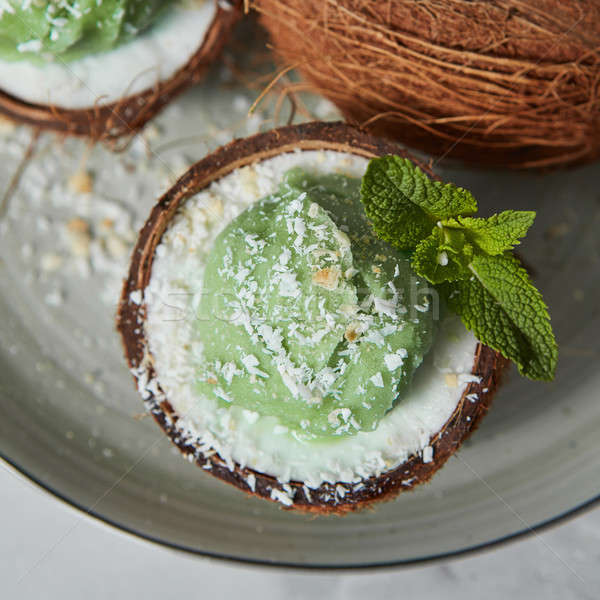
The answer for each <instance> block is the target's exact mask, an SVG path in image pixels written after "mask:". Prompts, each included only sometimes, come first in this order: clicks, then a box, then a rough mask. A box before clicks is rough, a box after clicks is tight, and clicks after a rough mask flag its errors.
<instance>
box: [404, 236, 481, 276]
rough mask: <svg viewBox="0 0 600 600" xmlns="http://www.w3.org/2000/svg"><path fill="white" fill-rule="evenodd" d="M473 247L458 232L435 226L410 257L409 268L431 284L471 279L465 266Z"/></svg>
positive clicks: (467, 263)
mask: <svg viewBox="0 0 600 600" xmlns="http://www.w3.org/2000/svg"><path fill="white" fill-rule="evenodd" d="M472 258H473V246H471V244H468V243H467V242H466V237H465V234H464V233H463V232H462V231H459V230H454V231H453V230H443V229H441V228H440V227H436V228H435V229H434V230H433V233H432V234H431V235H430V236H429V237H426V238H425V239H424V240H421V241H420V242H419V244H418V245H417V248H416V250H415V253H414V254H413V257H412V268H413V269H414V270H415V272H416V273H417V274H418V275H421V277H425V279H427V280H428V281H430V282H431V283H434V284H436V283H442V282H443V281H456V280H457V279H465V278H468V277H470V276H471V272H470V271H469V268H468V267H469V263H470V262H471V259H472Z"/></svg>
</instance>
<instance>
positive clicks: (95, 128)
mask: <svg viewBox="0 0 600 600" xmlns="http://www.w3.org/2000/svg"><path fill="white" fill-rule="evenodd" d="M241 16H242V0H231V1H228V2H218V4H217V11H216V13H215V16H214V18H213V21H212V23H211V24H210V26H209V28H208V30H207V31H206V33H205V35H204V39H203V40H202V43H201V45H200V47H199V48H198V49H197V50H196V52H195V53H194V54H193V56H192V57H191V58H190V60H189V61H188V62H187V63H186V64H185V65H184V66H183V67H181V68H180V69H179V70H177V71H176V72H175V73H174V74H173V75H172V76H171V77H170V78H169V79H166V80H164V81H160V82H157V83H156V85H155V86H153V87H151V88H148V89H146V90H144V91H142V92H139V93H137V94H133V95H131V96H125V97H123V98H121V99H120V100H119V101H118V102H114V103H111V104H98V105H96V106H90V107H89V108H82V109H66V108H61V107H60V106H54V105H46V104H31V103H29V102H25V101H24V100H21V99H20V98H16V97H15V96H11V95H10V94H7V93H4V92H2V91H1V90H0V115H3V116H5V117H7V118H9V119H11V120H14V121H17V122H20V123H26V124H27V125H32V126H33V127H36V128H39V129H42V130H51V131H56V132H59V133H62V134H65V135H73V136H80V137H90V138H92V139H93V140H95V141H103V142H111V141H114V140H116V139H117V138H120V137H123V136H127V135H132V134H134V133H136V132H137V131H139V130H140V129H141V128H142V127H143V126H144V125H145V124H146V123H147V122H148V121H149V120H150V119H152V118H153V117H154V116H155V115H156V114H157V113H158V112H160V111H161V110H162V109H163V108H164V107H165V106H166V105H167V104H169V102H171V100H173V99H174V98H175V97H176V96H178V95H179V94H181V93H182V92H183V91H184V90H185V89H187V88H188V87H190V86H191V85H193V84H195V83H197V82H198V81H200V79H201V78H202V77H203V76H204V74H205V73H206V71H207V70H208V68H209V66H210V65H211V64H212V63H213V62H214V61H215V60H216V59H217V58H218V56H219V54H220V53H221V51H222V49H223V47H224V45H225V43H226V41H227V39H228V38H229V35H230V33H231V31H232V29H233V27H234V25H235V24H236V22H237V21H238V20H239V19H240V17H241Z"/></svg>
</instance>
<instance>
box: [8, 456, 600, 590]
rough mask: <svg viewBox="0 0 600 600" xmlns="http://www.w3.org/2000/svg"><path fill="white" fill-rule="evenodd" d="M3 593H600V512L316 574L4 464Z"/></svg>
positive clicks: (594, 511) (596, 511) (595, 511)
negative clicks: (82, 508) (215, 551)
mask: <svg viewBox="0 0 600 600" xmlns="http://www.w3.org/2000/svg"><path fill="white" fill-rule="evenodd" d="M0 490H2V492H1V496H0V582H2V583H0V597H1V598H4V599H6V600H9V599H10V600H13V599H17V598H18V599H19V600H28V599H30V598H31V599H34V598H35V599H36V600H37V599H46V598H51V599H53V598H63V599H65V600H70V599H77V600H79V599H81V598H85V600H95V599H105V598H111V600H119V599H120V598H132V597H133V598H147V599H151V598H172V597H175V596H174V590H176V591H177V593H178V594H177V595H178V597H182V598H219V599H221V598H237V597H244V599H245V600H253V599H255V598H257V599H258V598H260V599H261V600H271V599H277V600H283V599H285V600H288V599H289V600H296V599H303V598H324V597H326V598H328V599H329V600H341V599H348V598H349V599H353V598H361V599H363V598H365V597H367V598H368V597H371V598H377V600H387V599H392V598H394V599H396V598H399V597H406V598H417V597H418V598H421V599H428V598H436V599H438V598H444V599H447V600H452V599H453V598H461V599H468V598H477V599H478V600H479V599H480V598H484V599H485V600H500V599H502V600H506V599H507V598H513V599H518V598H527V599H528V600H535V599H537V598H540V599H544V600H570V599H585V600H588V599H589V600H596V599H597V598H598V597H599V596H598V594H599V590H600V569H599V568H598V566H599V565H600V510H593V511H591V512H588V513H586V514H584V515H582V516H579V517H578V518H576V519H573V520H571V521H569V522H567V523H565V524H562V525H561V526H559V527H556V528H553V529H551V530H548V531H546V532H544V533H542V534H540V535H538V536H535V537H530V538H528V539H525V540H521V541H518V542H514V543H511V544H508V545H505V546H503V547H499V548H496V549H494V550H492V551H488V552H485V553H482V554H479V555H476V556H469V557H465V558H461V559H455V560H452V561H448V562H445V563H437V564H432V565H427V566H423V567H417V568H410V569H402V570H385V571H377V572H371V573H341V574H340V573H334V574H326V573H322V572H321V573H306V572H293V571H284V570H276V569H262V568H256V567H254V568H249V567H244V566H239V565H236V564H228V563H222V562H218V561H211V560H206V559H200V558H196V557H194V556H189V555H186V554H181V553H178V552H175V551H172V550H168V549H164V548H161V547H159V546H156V545H153V544H150V543H147V542H144V541H142V540H138V539H136V538H134V537H132V536H129V535H126V534H122V533H119V532H117V531H115V530H113V529H111V528H109V527H106V526H104V525H102V524H101V523H99V522H96V521H94V520H92V519H90V518H88V517H84V516H82V515H81V514H80V513H78V512H77V511H75V510H73V509H71V508H69V507H68V506H66V505H64V504H63V503H61V502H60V501H58V500H56V499H54V498H53V497H51V496H50V495H48V494H46V493H45V492H43V491H41V490H40V489H38V488H37V487H35V486H34V485H33V484H31V483H30V482H28V481H27V480H25V479H23V478H22V477H20V476H18V475H16V474H14V473H13V472H12V471H10V470H9V469H8V468H7V467H6V466H5V465H4V464H3V463H0Z"/></svg>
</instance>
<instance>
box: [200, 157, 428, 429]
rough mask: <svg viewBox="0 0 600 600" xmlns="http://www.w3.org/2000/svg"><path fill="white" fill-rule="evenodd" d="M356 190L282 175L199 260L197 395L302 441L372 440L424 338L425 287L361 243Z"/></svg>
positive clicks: (400, 256)
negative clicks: (264, 419) (275, 424)
mask: <svg viewBox="0 0 600 600" xmlns="http://www.w3.org/2000/svg"><path fill="white" fill-rule="evenodd" d="M359 189H360V180H359V179H353V178H349V177H346V176H342V175H320V176H313V175H311V174H310V173H308V172H306V171H303V170H301V169H298V168H297V169H292V170H291V171H288V172H287V174H286V176H285V177H284V180H283V182H282V183H281V185H280V187H279V190H278V192H277V193H276V194H274V195H272V196H268V197H266V198H264V199H262V200H260V201H258V202H257V203H256V204H254V205H252V206H251V207H250V208H248V209H246V210H245V211H244V212H243V213H242V214H240V215H239V216H238V217H237V218H235V219H234V220H233V221H231V223H229V225H228V226H227V227H226V228H225V229H224V230H223V231H222V232H221V234H220V235H219V236H218V237H217V239H216V241H215V245H214V247H213V249H212V252H211V254H210V256H209V258H208V261H207V264H206V270H205V274H204V284H203V295H202V299H201V301H200V306H199V310H198V314H197V317H198V319H197V321H196V325H195V327H196V328H197V334H198V339H200V340H201V342H202V345H203V357H204V361H203V364H202V366H201V367H200V368H199V370H198V377H197V383H196V385H197V388H198V390H199V391H200V392H201V393H202V394H205V395H207V396H210V397H214V398H215V399H216V400H217V401H218V404H219V405H220V406H222V407H228V406H239V407H243V408H246V409H248V410H250V411H253V412H256V413H258V414H259V415H261V416H273V417H277V418H278V420H279V423H280V424H281V426H283V427H287V428H288V429H289V430H291V431H292V432H293V434H294V435H295V436H296V437H298V438H302V439H312V438H322V437H331V436H345V435H353V434H356V433H358V432H359V431H372V430H374V429H375V428H376V427H377V425H378V423H379V422H380V420H381V419H382V418H383V416H384V415H385V414H386V413H387V412H388V411H389V410H390V409H391V408H392V407H393V406H394V404H395V403H396V402H397V401H398V400H399V399H401V398H402V395H403V393H404V392H405V391H406V390H407V388H408V387H409V385H410V382H411V379H412V375H413V373H414V371H415V370H416V368H417V367H418V366H419V365H420V364H421V362H422V360H423V357H424V355H425V354H426V353H427V352H428V351H429V349H430V347H431V344H432V341H433V335H434V315H433V308H432V306H430V303H429V296H428V291H429V289H428V286H427V283H426V282H425V281H424V280H423V279H421V278H419V277H417V276H416V275H415V273H414V272H413V271H412V269H411V267H410V261H409V257H408V255H407V254H405V253H403V252H401V251H398V250H395V249H393V248H391V247H390V246H388V245H387V244H385V243H384V242H381V241H380V240H378V239H377V238H375V236H374V235H373V234H372V232H371V227H370V225H369V223H368V222H367V220H366V217H365V215H364V210H363V207H362V205H361V203H360V199H359Z"/></svg>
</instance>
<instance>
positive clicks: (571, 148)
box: [252, 0, 600, 168]
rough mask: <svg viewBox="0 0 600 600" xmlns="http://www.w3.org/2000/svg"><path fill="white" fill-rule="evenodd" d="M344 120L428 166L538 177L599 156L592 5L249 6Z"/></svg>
mask: <svg viewBox="0 0 600 600" xmlns="http://www.w3.org/2000/svg"><path fill="white" fill-rule="evenodd" d="M252 6H253V7H254V8H255V9H256V10H258V11H259V12H260V17H261V22H262V24H263V25H264V26H265V27H266V29H267V30H268V31H269V33H270V37H271V39H272V42H273V45H274V47H275V50H276V51H277V53H278V54H279V56H280V57H281V59H282V61H283V62H284V63H285V64H286V65H294V66H296V67H297V68H298V70H299V71H300V73H301V74H302V76H303V77H304V79H305V81H306V82H307V83H306V84H304V86H303V84H295V85H294V84H292V85H291V86H290V88H291V90H294V89H296V90H297V89H305V88H306V86H307V85H308V87H309V88H310V89H312V90H314V91H317V92H318V93H321V94H323V95H324V96H326V97H327V98H329V99H330V100H331V101H332V102H334V103H335V104H336V105H337V107H338V108H339V109H340V111H341V112H342V113H343V115H344V116H345V118H346V119H347V120H348V121H349V122H350V123H353V124H356V125H358V126H363V127H365V128H367V129H368V130H369V131H372V132H375V133H377V134H380V135H385V136H388V137H390V138H392V139H395V140H398V141H401V142H402V143H405V144H407V145H409V146H412V147H414V148H418V149H420V150H424V151H426V152H429V153H431V154H433V155H436V156H441V157H446V156H448V157H455V158H459V159H463V160H464V161H467V162H469V163H472V164H475V165H495V166H508V167H512V168H541V167H551V166H560V165H568V164H576V163H581V162H586V161H590V160H593V159H595V158H597V157H598V156H599V155H600V0H591V1H585V2H584V1H582V0H568V1H563V0H495V1H494V2H486V1H472V0H398V1H394V2H391V1H389V2H383V1H381V0H338V1H336V2H333V1H330V0H328V1H325V2H323V1H321V0H305V1H303V2H293V1H291V0H253V2H252Z"/></svg>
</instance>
